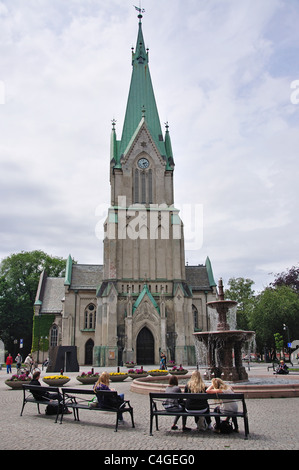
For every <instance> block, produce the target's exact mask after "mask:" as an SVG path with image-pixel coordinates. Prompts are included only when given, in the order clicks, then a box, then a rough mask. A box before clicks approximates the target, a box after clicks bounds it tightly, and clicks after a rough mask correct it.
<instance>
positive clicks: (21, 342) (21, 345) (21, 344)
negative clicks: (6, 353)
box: [20, 339, 23, 348]
mask: <svg viewBox="0 0 299 470" xmlns="http://www.w3.org/2000/svg"><path fill="white" fill-rule="evenodd" d="M22 347H23V340H22V339H20V348H22Z"/></svg>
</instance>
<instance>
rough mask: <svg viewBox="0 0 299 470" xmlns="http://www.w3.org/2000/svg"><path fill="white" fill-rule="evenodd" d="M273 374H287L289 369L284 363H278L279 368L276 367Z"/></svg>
mask: <svg viewBox="0 0 299 470" xmlns="http://www.w3.org/2000/svg"><path fill="white" fill-rule="evenodd" d="M275 373H276V374H288V373H289V368H288V366H287V365H286V363H285V362H284V361H282V360H281V361H280V363H279V366H278V367H277V369H276V371H275Z"/></svg>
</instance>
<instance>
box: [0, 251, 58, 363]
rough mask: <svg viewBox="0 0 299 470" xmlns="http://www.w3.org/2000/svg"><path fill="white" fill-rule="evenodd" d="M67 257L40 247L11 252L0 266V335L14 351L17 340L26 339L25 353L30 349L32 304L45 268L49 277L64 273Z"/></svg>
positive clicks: (8, 347) (12, 351)
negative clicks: (48, 252)
mask: <svg viewBox="0 0 299 470" xmlns="http://www.w3.org/2000/svg"><path fill="white" fill-rule="evenodd" d="M65 266H66V260H65V259H63V258H58V257H52V256H49V255H47V254H46V253H44V252H43V251H40V250H35V251H31V252H23V251H22V252H21V253H16V254H12V255H11V256H8V257H7V258H5V259H3V260H2V262H1V265H0V338H1V339H2V340H3V342H4V344H5V347H6V349H7V350H9V351H10V352H11V353H14V352H15V351H14V340H18V341H19V339H20V338H22V339H23V340H24V354H26V352H27V353H28V352H29V351H30V349H31V340H32V320H33V304H34V301H35V296H36V291H37V287H38V282H39V277H40V274H41V272H42V271H43V270H45V271H46V272H47V274H48V275H49V276H54V277H59V276H63V275H64V273H65Z"/></svg>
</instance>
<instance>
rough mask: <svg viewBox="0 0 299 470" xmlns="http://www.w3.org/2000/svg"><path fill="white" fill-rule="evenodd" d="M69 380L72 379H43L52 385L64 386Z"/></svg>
mask: <svg viewBox="0 0 299 470" xmlns="http://www.w3.org/2000/svg"><path fill="white" fill-rule="evenodd" d="M69 381H70V379H43V382H45V384H47V385H49V386H50V387H63V385H65V384H67V383H68V382H69Z"/></svg>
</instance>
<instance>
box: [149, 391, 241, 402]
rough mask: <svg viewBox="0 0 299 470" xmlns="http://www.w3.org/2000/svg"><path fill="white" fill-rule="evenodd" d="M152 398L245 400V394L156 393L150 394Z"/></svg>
mask: <svg viewBox="0 0 299 470" xmlns="http://www.w3.org/2000/svg"><path fill="white" fill-rule="evenodd" d="M149 395H150V398H151V399H155V398H157V399H158V398H174V399H179V398H181V399H187V398H189V399H190V398H194V399H197V400H198V399H201V400H213V399H214V400H215V399H217V400H218V399H220V400H228V399H234V400H244V393H219V394H217V393H163V392H162V393H160V392H159V393H158V392H157V393H156V392H150V394H149Z"/></svg>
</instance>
